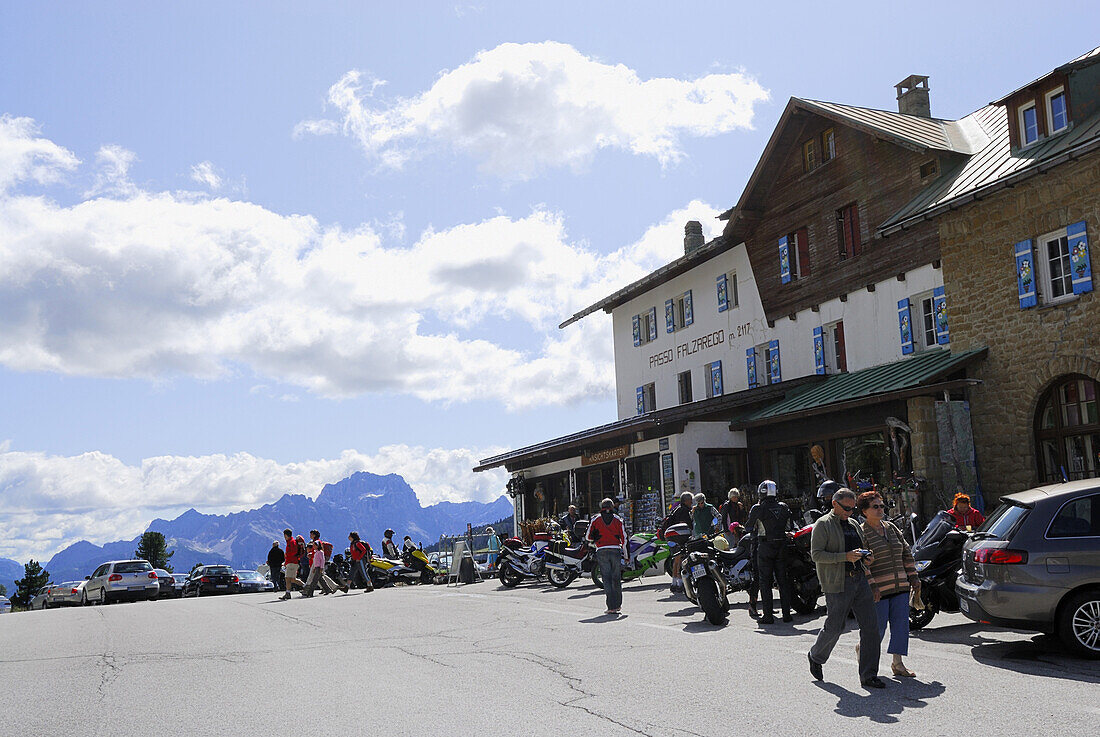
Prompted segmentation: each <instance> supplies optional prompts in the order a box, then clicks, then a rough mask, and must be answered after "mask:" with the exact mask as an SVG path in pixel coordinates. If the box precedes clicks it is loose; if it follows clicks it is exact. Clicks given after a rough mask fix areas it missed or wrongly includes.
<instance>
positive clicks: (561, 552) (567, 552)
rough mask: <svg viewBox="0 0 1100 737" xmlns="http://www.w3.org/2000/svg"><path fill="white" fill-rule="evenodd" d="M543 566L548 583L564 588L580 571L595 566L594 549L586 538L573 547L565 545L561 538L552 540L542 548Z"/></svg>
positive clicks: (587, 571)
mask: <svg viewBox="0 0 1100 737" xmlns="http://www.w3.org/2000/svg"><path fill="white" fill-rule="evenodd" d="M543 566H544V567H545V569H546V580H547V581H549V582H550V585H551V586H553V587H555V588H559V589H564V588H565V587H566V586H568V585H569V584H571V583H573V581H574V580H576V579H577V577H579V576H580V575H581V574H582V573H590V572H591V571H592V570H593V568H595V550H594V548H592V546H590V545H589V544H588V541H586V540H582V541H581V544H580V545H575V546H573V547H567V543H566V542H565V541H563V540H553V541H551V542H550V544H549V545H547V546H546V548H545V549H544V550H543Z"/></svg>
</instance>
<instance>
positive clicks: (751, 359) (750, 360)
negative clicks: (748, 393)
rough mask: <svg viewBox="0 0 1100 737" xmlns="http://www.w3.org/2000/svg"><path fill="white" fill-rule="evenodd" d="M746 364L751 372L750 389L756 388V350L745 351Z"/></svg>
mask: <svg viewBox="0 0 1100 737" xmlns="http://www.w3.org/2000/svg"><path fill="white" fill-rule="evenodd" d="M745 364H746V366H747V367H748V372H749V388H750V389H752V388H753V387H754V386H756V349H755V348H749V349H748V350H746V351H745Z"/></svg>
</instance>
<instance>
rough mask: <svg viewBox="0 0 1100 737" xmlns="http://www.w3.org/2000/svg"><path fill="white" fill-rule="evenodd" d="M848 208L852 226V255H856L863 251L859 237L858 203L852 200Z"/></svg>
mask: <svg viewBox="0 0 1100 737" xmlns="http://www.w3.org/2000/svg"><path fill="white" fill-rule="evenodd" d="M849 209H850V210H851V215H850V216H849V222H850V223H851V227H852V255H853V256H858V255H859V254H860V253H861V252H862V251H863V243H862V241H860V237H859V205H858V204H856V203H855V202H853V203H852V204H851V206H850V208H849Z"/></svg>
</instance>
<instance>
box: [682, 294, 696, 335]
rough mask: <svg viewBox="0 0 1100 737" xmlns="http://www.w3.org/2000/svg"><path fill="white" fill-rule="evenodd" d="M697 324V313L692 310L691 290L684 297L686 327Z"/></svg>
mask: <svg viewBox="0 0 1100 737" xmlns="http://www.w3.org/2000/svg"><path fill="white" fill-rule="evenodd" d="M693 322H695V312H694V311H693V310H692V309H691V290H690V289H689V290H687V294H685V295H684V327H687V326H688V325H690V324H691V323H693Z"/></svg>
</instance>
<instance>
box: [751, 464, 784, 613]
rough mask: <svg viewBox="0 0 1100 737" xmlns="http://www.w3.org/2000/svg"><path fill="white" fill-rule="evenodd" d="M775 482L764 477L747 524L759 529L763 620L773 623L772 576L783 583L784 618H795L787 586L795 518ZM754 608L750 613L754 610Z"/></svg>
mask: <svg viewBox="0 0 1100 737" xmlns="http://www.w3.org/2000/svg"><path fill="white" fill-rule="evenodd" d="M778 491H779V490H778V489H777V488H776V485H775V482H774V481H771V480H766V481H761V482H760V486H759V487H757V490H756V494H757V497H758V498H759V499H760V501H759V502H757V503H756V504H755V505H753V508H752V509H750V510H749V518H748V521H747V522H746V523H745V526H746V527H748V529H749V530H751V531H753V532H755V533H756V540H757V545H756V584H757V587H758V589H759V591H760V603H761V604H762V605H763V616H761V617H760V623H761V624H772V623H774V622H775V617H773V616H772V580H773V579H775V581H776V582H778V584H779V604H780V607H781V608H782V610H783V621H784V622H790V621H791V595H790V591H789V590H788V586H787V526H788V524H789V523H790V520H791V510H790V508H789V507H788V506H787V505H786V504H784V503H783V502H781V501H779V500H778V499H777V498H776V495H777V494H778ZM751 613H752V612H751V608H750V614H751Z"/></svg>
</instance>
